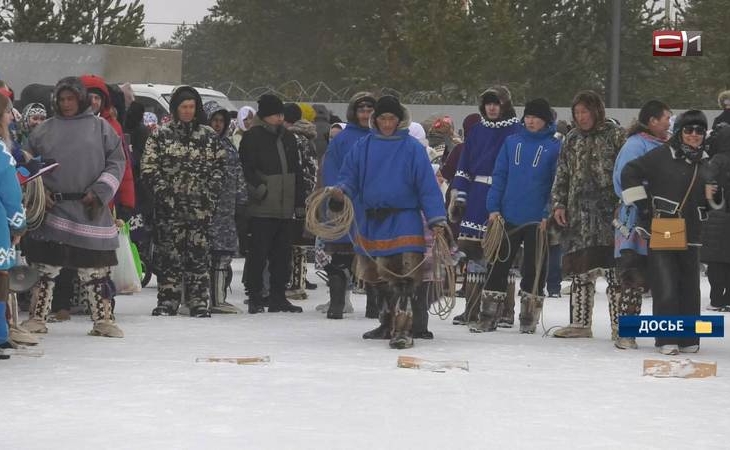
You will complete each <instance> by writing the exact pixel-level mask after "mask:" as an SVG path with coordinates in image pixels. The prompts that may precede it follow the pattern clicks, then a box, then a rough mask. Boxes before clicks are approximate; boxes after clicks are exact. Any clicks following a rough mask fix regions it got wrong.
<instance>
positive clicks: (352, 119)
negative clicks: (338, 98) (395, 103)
mask: <svg viewBox="0 0 730 450" xmlns="http://www.w3.org/2000/svg"><path fill="white" fill-rule="evenodd" d="M364 99H368V100H371V101H372V103H373V105H375V101H376V100H375V96H374V95H373V94H372V92H366V91H362V92H358V93H356V94H355V95H353V96H352V97H351V98H350V103H349V104H348V105H347V113H346V115H345V117H346V118H347V121H348V122H349V123H357V111H355V105H356V104H357V103H359V102H360V101H362V100H364Z"/></svg>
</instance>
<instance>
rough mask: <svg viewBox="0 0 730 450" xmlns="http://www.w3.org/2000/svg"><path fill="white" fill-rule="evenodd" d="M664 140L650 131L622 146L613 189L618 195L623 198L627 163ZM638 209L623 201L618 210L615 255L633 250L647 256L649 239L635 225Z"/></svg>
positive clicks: (630, 139) (635, 136)
mask: <svg viewBox="0 0 730 450" xmlns="http://www.w3.org/2000/svg"><path fill="white" fill-rule="evenodd" d="M664 142H666V141H664V140H662V139H659V138H657V137H655V136H652V135H651V134H649V133H637V134H635V135H633V136H631V137H629V138H628V139H626V142H625V143H624V145H623V147H621V151H620V152H619V154H618V156H617V157H616V163H615V165H614V166H613V190H614V192H616V195H618V196H619V198H621V193H622V192H623V187H622V185H621V172H622V171H623V170H624V167H626V164H628V163H629V162H631V161H633V160H635V159H636V158H639V157H641V156H644V155H646V154H647V153H649V151H650V150H653V149H655V148H657V147H659V146H660V145H662V144H663V143H664ZM636 220H637V210H636V206H634V205H627V204H626V203H624V202H623V199H622V201H621V207H620V208H619V211H618V223H619V225H620V228H617V229H616V231H615V238H616V240H615V244H614V254H613V255H614V256H615V257H616V258H618V257H620V256H621V250H633V251H635V252H636V253H638V254H639V255H644V256H646V255H647V254H648V248H647V247H648V246H647V240H646V239H644V238H642V237H641V236H639V235H638V234H637V233H636V231H635V230H634V227H635V226H636Z"/></svg>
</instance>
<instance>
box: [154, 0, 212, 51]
mask: <svg viewBox="0 0 730 450" xmlns="http://www.w3.org/2000/svg"><path fill="white" fill-rule="evenodd" d="M142 3H144V11H145V19H144V20H145V22H166V23H175V24H177V23H182V22H185V23H187V24H194V23H195V22H199V21H200V20H202V19H203V17H204V16H206V15H207V14H208V8H210V7H211V6H213V5H215V4H216V0H174V1H171V0H142ZM176 28H177V25H153V24H149V23H145V26H144V30H145V33H144V34H145V37H150V36H152V37H154V38H155V39H157V42H158V43H159V42H164V41H166V40H168V39H170V36H171V35H172V33H173V32H174V31H175V29H176Z"/></svg>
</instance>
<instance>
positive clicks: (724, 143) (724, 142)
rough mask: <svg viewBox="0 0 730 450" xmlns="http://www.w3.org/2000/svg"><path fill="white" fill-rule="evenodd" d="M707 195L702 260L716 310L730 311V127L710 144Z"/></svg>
mask: <svg viewBox="0 0 730 450" xmlns="http://www.w3.org/2000/svg"><path fill="white" fill-rule="evenodd" d="M710 154H711V155H713V156H712V159H711V160H710V163H709V166H708V175H707V177H708V178H707V185H706V187H705V196H706V197H707V201H708V203H709V205H710V206H711V207H712V210H711V211H710V213H709V217H708V220H707V222H705V223H704V224H703V226H702V250H701V252H700V260H701V261H702V262H703V263H706V264H707V279H708V280H709V281H710V306H708V307H707V309H709V310H712V311H730V241H729V240H728V239H727V232H728V230H730V205H729V204H728V201H729V200H728V195H730V125H726V126H723V127H720V128H719V129H718V130H717V131H716V132H715V133H714V136H713V140H712V143H711V144H710Z"/></svg>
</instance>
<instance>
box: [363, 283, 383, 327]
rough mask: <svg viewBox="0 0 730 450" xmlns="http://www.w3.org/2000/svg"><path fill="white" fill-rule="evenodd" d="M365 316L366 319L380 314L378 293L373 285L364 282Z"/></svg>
mask: <svg viewBox="0 0 730 450" xmlns="http://www.w3.org/2000/svg"><path fill="white" fill-rule="evenodd" d="M365 298H366V301H367V303H366V304H365V317H367V318H368V319H377V318H378V317H379V316H380V308H379V307H378V293H377V290H376V289H375V285H373V284H371V283H365Z"/></svg>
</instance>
